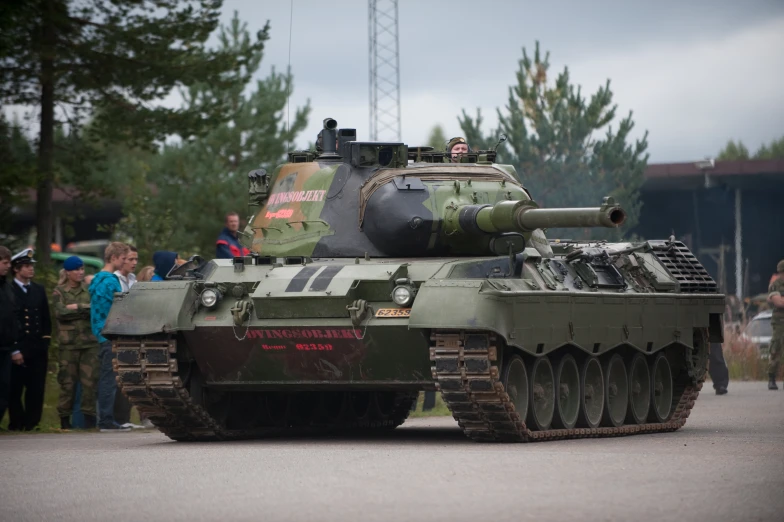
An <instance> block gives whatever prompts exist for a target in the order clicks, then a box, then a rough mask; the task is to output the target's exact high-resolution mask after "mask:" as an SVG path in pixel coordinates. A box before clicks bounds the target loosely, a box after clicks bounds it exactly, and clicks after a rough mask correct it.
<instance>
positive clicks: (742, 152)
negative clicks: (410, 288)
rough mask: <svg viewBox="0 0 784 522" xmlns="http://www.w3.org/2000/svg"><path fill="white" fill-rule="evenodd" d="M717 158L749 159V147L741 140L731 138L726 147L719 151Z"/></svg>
mask: <svg viewBox="0 0 784 522" xmlns="http://www.w3.org/2000/svg"><path fill="white" fill-rule="evenodd" d="M716 159H717V160H719V161H737V160H747V159H749V149H748V148H746V146H745V145H744V144H743V142H742V141H740V140H738V142H737V143H735V141H733V140H729V141H728V142H727V144H726V145H725V146H724V148H723V149H721V150H720V151H719V154H718V155H717V156H716Z"/></svg>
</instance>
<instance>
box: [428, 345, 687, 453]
mask: <svg viewBox="0 0 784 522" xmlns="http://www.w3.org/2000/svg"><path fill="white" fill-rule="evenodd" d="M430 339H431V343H432V344H431V348H430V360H431V361H432V372H433V378H434V379H435V380H436V383H437V387H438V389H439V390H440V391H441V395H442V397H443V399H444V402H445V403H446V405H447V406H448V407H449V410H450V411H451V412H452V416H453V417H454V418H455V420H457V422H458V425H459V426H460V428H462V430H463V433H465V435H466V436H467V437H468V438H470V439H472V440H475V441H477V442H529V441H543V440H562V439H579V438H595V437H617V436H621V435H633V434H640V433H656V432H667V431H675V430H677V429H678V428H680V427H681V426H683V425H684V424H685V423H686V419H687V418H688V417H689V414H690V413H691V409H692V408H693V407H694V401H695V400H696V399H697V395H699V392H700V389H701V388H702V382H701V380H699V381H698V382H697V383H696V384H687V385H685V386H684V385H682V384H681V385H679V383H677V382H675V383H673V394H678V393H680V397H679V398H677V399H675V398H674V399H673V402H674V403H675V404H674V408H673V413H672V415H671V416H670V419H669V420H668V421H667V422H662V423H646V424H634V425H628V426H621V427H619V428H604V427H600V428H575V429H551V430H543V431H536V430H532V429H530V428H528V427H527V426H526V424H525V419H522V418H520V415H519V414H518V413H517V412H516V411H515V407H514V404H513V403H512V401H511V400H510V398H509V395H508V394H507V393H506V391H505V390H504V385H503V383H502V382H501V380H500V371H499V368H498V366H497V361H498V347H497V346H496V345H495V343H496V337H495V334H492V333H485V332H465V331H438V330H436V331H434V332H433V333H432V334H431V337H430Z"/></svg>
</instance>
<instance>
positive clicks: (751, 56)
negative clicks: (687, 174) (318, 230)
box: [223, 0, 784, 162]
mask: <svg viewBox="0 0 784 522" xmlns="http://www.w3.org/2000/svg"><path fill="white" fill-rule="evenodd" d="M292 1H293V13H294V16H293V23H292V44H291V67H292V72H293V74H294V92H293V95H292V98H291V107H292V114H293V112H294V111H293V108H294V107H296V106H298V105H301V104H303V103H304V102H305V100H307V99H310V101H311V105H312V107H313V111H312V113H311V118H310V122H309V125H308V129H307V130H306V132H305V134H304V135H301V136H300V139H299V140H298V143H297V145H298V146H301V147H302V146H305V145H306V144H307V142H308V141H313V140H314V138H315V135H316V133H317V132H318V130H319V129H320V128H321V121H322V120H323V119H324V118H325V117H332V118H335V119H337V120H338V123H339V124H340V126H341V127H355V128H356V129H357V133H358V136H359V139H368V138H369V135H370V134H369V129H368V121H369V103H368V1H367V0H333V1H332V2H324V1H316V0H275V1H272V0H266V1H263V2H261V1H257V0H226V1H225V2H224V11H225V12H224V15H223V18H224V20H225V21H226V22H228V20H229V19H230V18H231V17H232V14H233V11H234V10H236V11H238V13H239V16H240V18H241V19H243V20H244V21H246V22H247V23H248V26H249V29H251V30H252V31H254V32H255V31H256V30H258V29H260V28H262V27H263V25H264V23H265V22H266V21H267V20H269V21H270V24H271V39H270V41H269V42H268V45H267V48H266V53H265V57H264V60H263V62H262V67H261V70H260V72H259V75H260V76H266V75H267V74H268V73H269V70H270V68H271V67H272V66H274V67H275V68H276V69H277V70H278V71H285V68H286V66H287V63H288V53H289V23H290V21H291V19H290V16H289V14H290V9H291V2H292ZM378 1H379V5H381V4H384V3H388V0H378ZM398 16H399V35H400V92H401V105H402V141H404V142H405V143H408V144H409V145H415V144H424V143H425V142H426V140H427V137H428V135H429V133H430V130H431V129H432V127H433V126H434V125H436V124H441V125H442V126H443V127H444V129H445V132H446V135H447V137H451V136H455V135H460V133H461V131H460V127H459V125H458V122H457V116H458V114H460V111H461V109H463V108H465V109H466V110H467V112H469V113H470V114H473V113H474V111H475V110H476V108H477V107H479V108H481V109H482V112H483V114H484V115H485V118H486V119H485V127H486V130H488V129H489V128H491V127H494V126H495V125H496V123H497V116H496V108H497V107H503V106H504V104H505V103H506V99H507V93H508V88H509V86H510V85H512V83H513V82H514V81H515V71H516V70H517V67H518V65H517V62H518V60H519V59H520V58H521V57H522V48H523V47H525V48H526V49H529V50H530V49H533V47H534V45H535V42H536V40H539V41H540V44H541V47H542V49H543V50H548V51H550V61H551V64H552V67H551V74H552V77H554V76H555V75H556V74H557V73H558V72H560V71H561V70H562V69H563V67H564V66H568V67H569V70H570V72H571V77H572V81H573V82H574V83H576V84H578V85H581V86H582V89H583V93H584V94H591V93H593V92H595V91H596V89H597V88H598V87H599V86H601V85H603V84H604V82H605V81H606V80H607V79H610V81H611V88H612V91H613V93H614V96H615V102H616V103H617V104H618V111H619V112H618V113H619V116H625V115H626V114H627V113H628V112H629V111H633V112H634V121H635V123H636V128H635V135H636V136H641V135H642V133H643V132H644V131H645V130H648V131H649V138H648V141H649V151H650V153H651V161H652V162H670V161H692V160H695V159H701V158H703V157H705V156H710V155H714V154H715V153H716V152H717V151H718V150H719V149H720V148H721V147H722V146H723V145H724V144H725V143H726V141H727V140H728V139H730V138H735V139H742V140H743V142H744V143H746V144H747V145H748V146H749V148H750V149H752V152H753V151H754V150H755V149H756V148H757V147H759V145H760V144H762V143H764V142H769V141H770V140H772V139H774V138H777V137H780V136H782V135H784V1H782V0H745V1H743V2H739V1H727V0H713V1H708V0H699V1H697V0H695V1H692V2H685V1H683V0H657V2H641V1H631V0H625V1H624V0H563V1H551V2H535V1H527V0H517V1H513V0H510V1H501V0H484V1H481V2H478V1H465V0H449V1H431V0H400V1H399V13H398ZM383 137H384V136H379V139H381V138H383Z"/></svg>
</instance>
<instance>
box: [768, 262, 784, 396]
mask: <svg viewBox="0 0 784 522" xmlns="http://www.w3.org/2000/svg"><path fill="white" fill-rule="evenodd" d="M776 272H777V277H776V278H775V279H774V280H773V282H772V283H771V284H770V287H768V302H769V303H770V304H771V306H772V307H773V315H772V316H771V319H770V325H771V326H772V327H773V337H772V338H771V340H770V360H769V363H768V378H769V379H770V380H769V381H768V389H769V390H778V389H779V387H778V386H777V385H776V375H777V374H778V372H779V361H780V360H781V353H782V352H784V259H782V260H781V261H779V263H778V265H776Z"/></svg>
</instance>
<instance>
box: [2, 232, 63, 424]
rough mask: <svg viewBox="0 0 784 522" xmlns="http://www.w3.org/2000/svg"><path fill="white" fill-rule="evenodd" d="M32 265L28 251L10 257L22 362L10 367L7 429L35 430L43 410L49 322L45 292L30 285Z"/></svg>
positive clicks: (38, 286)
mask: <svg viewBox="0 0 784 522" xmlns="http://www.w3.org/2000/svg"><path fill="white" fill-rule="evenodd" d="M34 263H35V260H34V259H33V250H32V249H31V248H28V249H26V250H23V251H21V252H19V253H18V254H16V255H15V256H14V257H12V258H11V269H12V270H13V273H14V281H13V284H12V288H13V292H14V298H15V299H16V310H17V318H18V320H19V326H20V329H21V331H20V335H19V351H20V352H21V354H22V357H23V358H24V363H23V364H18V365H14V366H13V367H12V368H11V401H10V404H9V407H8V417H9V422H8V429H9V430H27V431H29V430H32V429H34V428H35V427H36V426H38V423H39V422H41V414H42V413H43V407H44V389H45V386H46V370H47V364H48V362H49V342H50V341H51V334H52V322H51V318H50V317H49V301H48V300H47V298H46V290H44V287H43V286H41V285H39V284H38V283H34V282H32V279H33V276H34V275H35V267H34ZM23 396H24V401H23V400H22V397H23Z"/></svg>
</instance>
